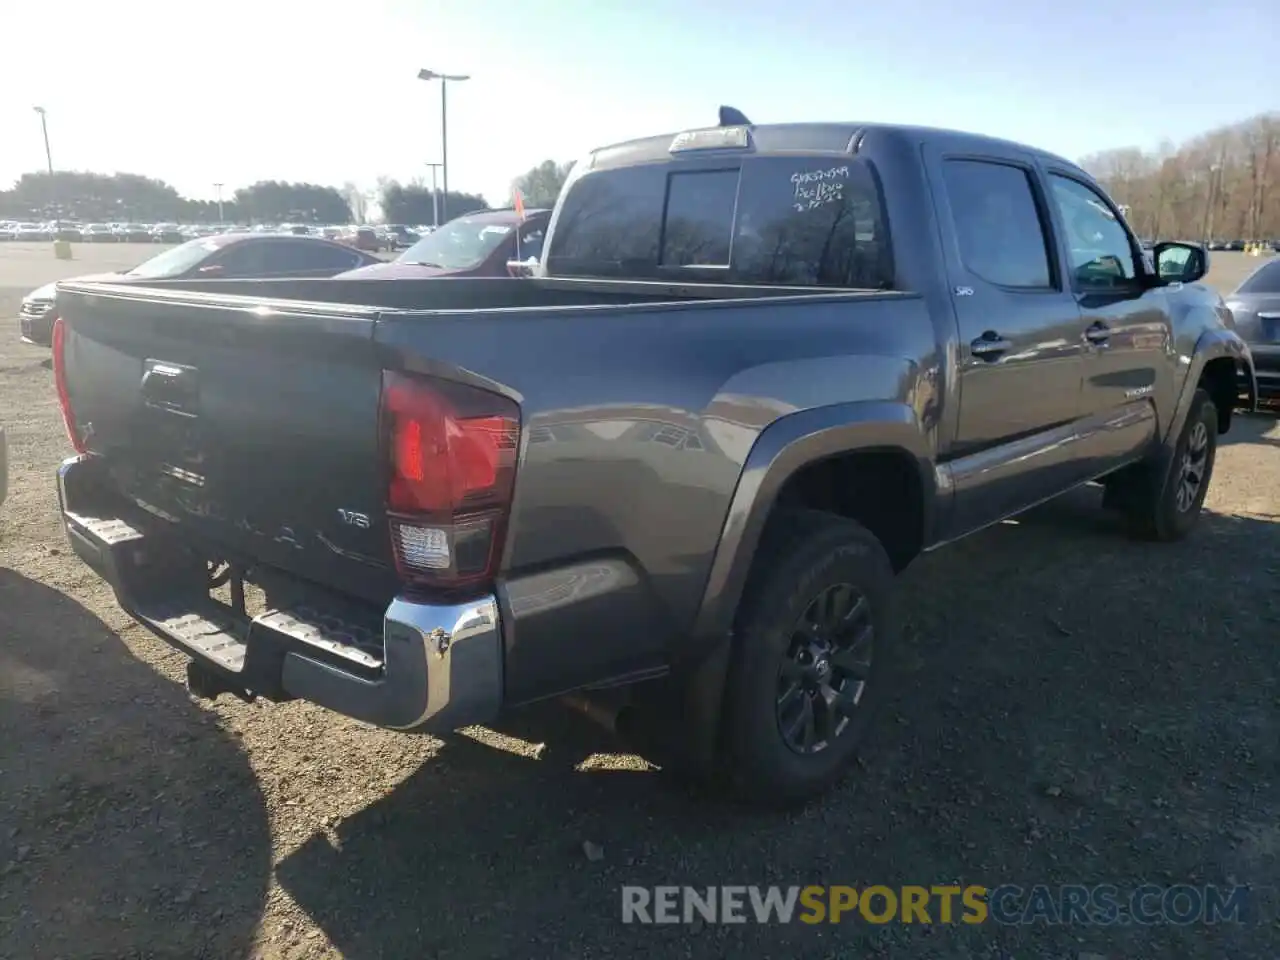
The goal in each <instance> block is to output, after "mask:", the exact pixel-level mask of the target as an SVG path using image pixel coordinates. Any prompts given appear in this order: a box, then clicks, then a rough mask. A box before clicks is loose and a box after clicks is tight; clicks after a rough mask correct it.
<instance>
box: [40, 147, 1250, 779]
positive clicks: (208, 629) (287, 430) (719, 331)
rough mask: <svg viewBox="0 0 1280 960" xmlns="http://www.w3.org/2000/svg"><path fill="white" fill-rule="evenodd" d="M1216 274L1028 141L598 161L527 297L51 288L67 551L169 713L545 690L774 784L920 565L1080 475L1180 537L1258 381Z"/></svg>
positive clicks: (866, 687) (364, 716)
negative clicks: (1145, 235)
mask: <svg viewBox="0 0 1280 960" xmlns="http://www.w3.org/2000/svg"><path fill="white" fill-rule="evenodd" d="M1207 267H1208V262H1207V254H1206V253H1205V251H1204V250H1203V249H1202V248H1200V247H1197V246H1191V245H1186V244H1178V243H1165V244H1159V245H1157V246H1156V247H1155V249H1154V250H1153V251H1151V252H1150V253H1149V254H1144V252H1143V251H1142V249H1141V248H1140V247H1139V244H1138V242H1137V239H1136V238H1135V236H1134V234H1133V232H1132V231H1131V230H1130V228H1129V227H1128V226H1127V225H1126V223H1125V221H1124V219H1123V217H1122V216H1121V215H1120V213H1119V211H1118V210H1117V208H1116V206H1115V204H1114V203H1112V201H1111V200H1110V199H1109V198H1108V197H1107V195H1106V194H1105V193H1104V192H1103V191H1102V190H1101V189H1100V188H1099V187H1098V185H1097V184H1096V183H1095V182H1094V181H1093V180H1092V179H1090V177H1089V176H1088V175H1087V174H1085V173H1084V172H1083V171H1082V170H1080V169H1079V168H1078V167H1076V166H1075V165H1073V164H1071V163H1069V162H1068V161H1066V160H1063V159H1061V158H1059V157H1056V156H1052V155H1050V154H1047V153H1045V152H1043V151H1040V150H1036V149H1032V148H1030V147H1026V146H1020V145H1018V144H1015V143H1009V142H1004V141H1000V140H993V139H988V138H985V137H980V136H974V135H968V134H962V133H953V132H946V131H939V130H926V129H918V128H909V127H900V126H892V125H880V124H835V123H828V124H797V125H778V126H768V125H762V126H756V125H750V124H737V125H722V126H719V127H714V128H709V129H704V130H693V131H687V132H683V133H679V134H677V135H668V136H658V137H650V138H646V139H641V140H636V141H633V142H629V143H622V144H618V145H615V146H609V147H605V148H602V149H599V150H597V151H595V152H594V153H592V154H591V155H589V156H588V157H586V158H584V159H583V160H582V161H581V162H579V163H578V164H577V166H576V167H575V169H574V172H573V174H572V175H571V178H570V180H569V182H568V183H567V185H566V186H565V188H564V190H563V192H562V193H561V196H560V199H559V202H558V204H557V206H556V209H555V211H554V214H553V216H552V219H551V222H550V225H549V227H548V232H547V237H546V242H545V244H544V249H543V256H542V259H541V261H540V264H539V267H538V270H537V272H536V276H534V277H533V278H530V279H499V278H492V279H490V278H474V279H449V280H420V281H419V280H413V279H396V280H387V281H378V280H358V279H353V280H286V281H262V280H257V281H216V280H215V281H205V282H184V283H179V284H176V285H175V284H172V283H166V282H158V283H154V284H151V285H145V284H144V285H130V286H114V285H111V284H109V283H63V284H61V285H60V286H59V289H58V293H57V308H58V309H57V313H58V316H59V318H60V321H59V323H58V324H57V328H56V331H55V337H54V345H53V346H54V367H55V373H56V382H57V386H58V394H59V399H60V402H61V405H62V409H63V413H64V416H65V420H66V424H67V428H68V433H69V435H70V438H71V441H72V443H73V445H74V447H75V449H76V455H75V456H74V457H72V458H71V459H69V460H67V461H66V462H65V463H64V464H63V466H62V467H61V469H60V471H59V474H58V489H59V494H60V497H61V504H62V510H63V514H64V517H65V521H66V529H67V532H68V533H69V535H70V539H71V543H72V544H73V546H74V548H75V550H76V552H77V554H78V555H79V556H80V557H81V558H82V559H83V560H84V561H85V562H86V563H88V564H89V565H90V566H91V567H92V568H93V569H94V570H96V571H97V572H98V573H99V574H101V575H102V576H103V577H105V578H106V579H107V580H108V581H109V582H110V584H111V585H112V586H113V587H114V589H115V592H116V595H117V597H118V598H119V602H120V603H121V604H122V605H123V607H124V608H125V609H126V610H127V611H128V612H129V613H130V614H131V615H132V616H134V617H135V618H137V619H138V620H139V621H141V622H142V623H144V624H146V625H147V626H148V627H150V628H151V629H152V630H153V631H155V632H156V633H157V634H158V635H159V636H161V637H162V638H164V639H165V640H167V641H168V642H169V643H171V644H172V645H173V646H175V647H176V648H178V649H179V650H181V651H182V652H184V653H185V654H187V655H188V656H189V657H190V658H191V668H190V672H189V683H190V686H191V689H192V690H193V692H195V693H196V694H198V695H203V696H216V695H218V694H219V693H222V692H230V693H233V694H236V695H239V696H242V697H251V696H263V697H265V698H267V699H270V700H282V699H289V698H303V699H306V700H309V701H313V702H315V703H318V704H321V705H323V706H325V707H328V708H331V709H333V710H335V711H338V712H340V713H342V714H346V715H348V716H350V717H355V718H358V719H360V720H363V721H367V722H369V723H372V724H377V725H380V726H383V727H388V728H392V729H396V730H404V731H445V730H450V729H456V728H458V727H460V726H464V725H468V724H473V723H484V722H487V721H491V720H493V719H495V718H496V717H497V716H498V715H499V713H500V712H501V711H503V710H506V709H509V708H511V707H514V706H517V705H520V704H525V703H529V702H532V701H538V700H543V699H547V698H552V697H561V696H566V695H570V696H574V697H577V698H578V699H579V700H580V701H581V700H583V699H585V700H586V701H587V702H591V703H597V704H601V703H603V704H605V705H606V706H607V708H608V709H609V711H610V712H611V714H612V715H614V716H615V717H616V718H617V719H618V722H619V725H620V726H621V728H622V729H623V730H624V731H627V732H628V734H629V735H631V736H633V737H634V738H635V739H636V740H637V741H638V742H640V743H642V744H645V745H646V749H650V750H651V752H652V754H653V755H655V756H657V757H661V758H662V762H663V763H664V764H665V765H667V766H669V767H670V768H672V769H675V770H679V771H681V772H684V773H686V774H690V775H694V776H697V777H699V778H701V779H703V780H705V781H710V782H713V783H716V784H719V785H722V786H726V787H728V788H729V789H730V791H731V793H733V794H735V795H737V796H740V797H742V798H745V799H748V800H752V801H757V802H767V803H786V802H793V801H798V800H802V799H804V798H808V797H811V796H813V795H815V794H817V793H818V792H820V791H821V790H823V789H824V788H826V787H827V786H828V785H830V784H831V783H832V782H833V781H835V780H836V779H837V778H838V777H839V776H840V775H841V774H842V772H843V771H845V770H846V769H847V768H848V767H849V766H850V760H851V758H852V756H853V754H854V751H855V749H856V748H857V746H858V744H859V742H860V740H861V739H862V737H863V734H864V732H865V731H866V730H867V729H868V718H869V717H870V716H871V714H872V712H873V707H874V705H875V703H876V701H877V700H879V699H880V698H881V697H882V695H883V694H884V689H883V687H884V683H885V681H886V677H887V675H886V673H885V663H886V659H887V658H888V657H890V656H892V655H893V652H894V646H895V643H896V642H897V628H896V627H895V620H894V616H893V611H892V606H891V599H892V596H893V592H894V580H895V575H896V574H897V573H899V572H901V571H902V570H903V568H905V567H906V566H907V565H908V564H910V563H911V562H912V560H913V559H914V558H915V557H917V556H919V555H920V554H921V552H923V551H926V550H930V549H933V548H934V547H937V546H939V545H941V544H944V543H946V542H948V541H952V540H955V539H957V538H960V537H963V536H965V535H967V534H970V533H973V532H974V531H976V530H981V529H982V528H984V527H986V526H988V525H990V524H993V523H996V522H998V521H1000V520H1001V519H1003V518H1006V517H1009V516H1010V515H1013V514H1016V513H1018V512H1020V511H1023V510H1025V509H1027V508H1029V507H1031V506H1033V505H1035V504H1038V503H1040V502H1042V501H1044V500H1046V499H1048V498H1050V497H1053V496H1055V495H1056V494H1059V493H1061V492H1063V491H1065V490H1068V489H1069V488H1072V487H1075V486H1078V485H1080V484H1084V483H1088V482H1091V481H1100V482H1101V483H1103V484H1105V487H1106V495H1105V501H1104V502H1105V504H1106V505H1107V506H1109V507H1110V508H1114V509H1116V510H1118V511H1121V512H1122V514H1123V515H1124V516H1125V517H1126V518H1127V520H1128V523H1129V525H1130V526H1131V528H1132V530H1133V531H1134V532H1135V533H1136V534H1138V535H1140V536H1143V537H1146V538H1149V539H1152V540H1175V539H1178V538H1180V537H1183V536H1184V535H1186V534H1187V533H1188V532H1189V531H1191V529H1192V528H1193V526H1194V525H1195V523H1196V520H1197V517H1198V515H1199V513H1200V510H1201V504H1202V502H1203V500H1204V496H1205V492H1206V489H1207V487H1208V484H1209V481H1210V477H1211V475H1212V471H1213V465H1214V451H1215V445H1216V442H1217V438H1218V436H1219V435H1220V434H1221V433H1223V432H1225V431H1226V430H1227V429H1228V428H1229V426H1230V424H1231V419H1232V413H1233V409H1235V408H1237V407H1238V406H1241V405H1249V404H1253V403H1255V402H1256V400H1255V394H1256V385H1255V377H1254V373H1253V364H1252V359H1251V356H1250V352H1249V349H1248V347H1247V346H1246V345H1245V344H1244V342H1242V340H1241V339H1240V338H1239V337H1238V336H1237V335H1236V334H1235V333H1234V332H1233V329H1232V324H1231V316H1230V314H1229V312H1228V311H1227V310H1226V309H1225V307H1224V305H1223V302H1222V300H1221V298H1220V297H1219V296H1218V295H1217V294H1216V293H1215V292H1213V291H1212V290H1211V289H1209V288H1207V287H1206V286H1204V285H1202V284H1201V283H1200V282H1199V281H1200V280H1201V278H1202V277H1203V276H1204V274H1205V272H1206V270H1207ZM1241 384H1243V388H1242V387H1241Z"/></svg>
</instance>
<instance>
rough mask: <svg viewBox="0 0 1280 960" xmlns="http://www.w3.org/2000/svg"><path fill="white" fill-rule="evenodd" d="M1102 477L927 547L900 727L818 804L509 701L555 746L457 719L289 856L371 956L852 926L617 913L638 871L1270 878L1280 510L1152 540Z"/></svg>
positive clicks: (773, 951) (886, 879)
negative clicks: (471, 736) (691, 784)
mask: <svg viewBox="0 0 1280 960" xmlns="http://www.w3.org/2000/svg"><path fill="white" fill-rule="evenodd" d="M1099 499H1100V493H1099V491H1098V490H1097V489H1096V488H1084V489H1081V490H1079V491H1076V492H1075V493H1073V494H1071V495H1069V496H1067V497H1064V498H1062V499H1060V500H1058V501H1055V502H1053V503H1050V504H1048V505H1046V506H1044V507H1041V508H1039V509H1037V510H1035V511H1033V512H1032V513H1030V514H1028V515H1026V516H1024V517H1021V518H1019V519H1018V521H1017V522H1015V523H1008V524H1001V525H999V526H997V527H996V528H993V529H991V530H989V531H986V532H985V533H983V534H981V535H979V536H977V537H974V538H971V540H969V541H965V542H962V543H960V544H957V545H955V546H954V547H952V548H950V549H949V550H946V551H940V552H939V553H938V554H934V555H929V556H926V557H924V558H922V559H921V560H920V561H919V563H918V564H917V565H916V566H915V567H913V568H912V569H911V570H910V571H909V572H908V574H907V576H906V578H905V582H904V585H903V586H904V596H903V601H902V608H903V615H904V618H905V637H904V643H903V647H902V649H901V650H899V651H897V656H896V658H895V665H894V670H893V672H894V674H895V681H896V682H895V685H894V694H893V696H892V697H891V699H890V702H889V703H887V705H886V708H885V710H884V715H883V716H882V717H881V718H880V722H879V725H878V736H877V737H876V738H875V739H874V741H873V742H872V743H871V744H869V746H868V748H867V750H866V752H865V754H864V757H863V763H862V767H861V769H859V770H858V771H857V772H856V773H855V774H854V775H853V776H852V777H851V778H850V779H849V780H848V781H847V782H846V783H844V784H843V785H842V786H841V787H840V788H839V789H837V790H836V791H835V792H834V793H833V794H832V795H830V796H828V797H827V798H825V799H824V800H823V801H821V802H819V803H816V804H814V805H811V806H810V807H809V808H807V809H804V810H800V811H795V812H792V813H789V814H785V815H774V816H767V815H758V814H748V813H745V812H741V811H738V810H736V809H734V808H730V807H726V806H724V805H721V804H715V803H708V802H706V801H705V800H703V801H699V800H697V799H695V798H690V797H688V796H687V795H685V794H684V793H682V792H680V791H678V790H676V789H674V788H672V787H671V786H670V785H669V784H667V783H666V781H665V778H663V777H660V776H658V775H655V774H653V773H651V772H642V771H638V770H627V771H619V770H614V771H610V770H607V769H606V770H601V769H593V770H590V771H583V770H581V769H578V767H577V765H578V764H579V763H580V762H581V761H582V760H583V759H584V758H586V757H588V756H590V755H591V754H593V753H597V752H604V751H611V750H617V749H618V747H617V744H616V743H615V742H614V741H612V740H611V739H610V738H609V737H608V736H607V735H606V734H604V733H603V732H601V731H598V730H597V728H595V727H594V726H592V725H591V724H589V723H588V722H587V721H585V720H583V719H581V718H579V717H577V716H576V715H573V714H571V713H569V712H568V711H566V710H564V709H563V708H560V707H546V708H541V709H539V710H531V711H525V712H523V713H521V714H518V715H516V716H513V717H512V718H511V720H510V721H509V722H508V723H507V724H505V725H504V726H503V729H504V730H507V731H510V732H515V733H517V735H519V736H521V737H523V738H525V739H529V740H532V741H534V742H546V743H547V745H548V746H547V749H546V752H545V753H544V754H543V755H542V757H541V758H540V759H533V758H531V757H524V756H517V755H515V754H512V753H508V752H504V751H501V750H494V749H492V748H490V747H487V746H483V745H481V744H478V743H475V742H474V741H470V740H468V739H467V738H465V737H454V738H451V741H450V743H449V745H448V746H447V747H446V748H445V749H444V750H442V751H441V752H440V753H439V754H438V755H437V757H436V758H435V759H433V760H432V761H431V762H429V763H427V764H425V765H424V766H423V768H421V769H420V770H419V771H418V772H417V773H416V774H415V775H413V776H412V777H410V778H409V779H408V780H406V781H405V782H404V783H402V784H401V785H400V786H399V787H398V788H397V789H396V790H395V791H394V792H393V793H392V794H391V795H389V796H388V797H386V798H385V799H384V800H382V801H380V802H378V803H376V804H374V805H372V806H370V807H368V808H366V809H365V810H362V811H361V812H359V813H358V814H356V815H355V816H353V817H351V818H349V819H347V820H346V821H345V822H344V823H343V824H341V825H340V826H339V827H338V830H337V832H338V836H339V840H338V842H337V843H331V842H330V841H329V840H328V839H325V838H324V837H321V836H319V835H317V836H316V837H313V838H312V839H311V840H310V841H308V842H306V843H304V845H303V846H302V847H301V848H299V849H298V850H297V851H296V852H295V853H293V854H292V855H291V856H289V857H287V858H286V859H285V860H284V861H283V862H282V863H280V864H279V865H278V867H277V878H278V880H279V882H280V883H281V885H282V886H283V887H284V888H285V889H286V890H287V891H288V893H289V894H290V895H291V896H292V897H293V898H294V900H295V901H296V902H297V903H298V904H299V905H300V906H301V907H302V908H303V909H304V910H306V911H308V913H310V915H311V916H312V917H313V919H314V920H315V922H316V923H317V924H318V925H319V926H320V927H321V928H322V929H323V930H324V931H325V933H326V934H327V935H328V936H329V938H330V939H331V940H332V941H333V942H334V943H335V944H336V945H337V947H338V948H339V949H340V950H341V951H342V953H343V955H344V956H346V957H352V958H366V957H369V958H371V957H382V956H408V955H411V954H412V955H417V956H429V955H431V956H434V955H446V954H448V955H454V954H455V953H456V954H457V955H466V956H469V957H479V956H501V955H508V954H510V955H517V954H518V955H522V956H551V955H584V953H585V952H587V951H590V952H593V953H594V952H598V953H600V955H608V956H613V957H617V956H637V957H639V956H644V957H653V956H668V955H672V956H674V955H681V956H685V955H689V956H720V955H734V954H735V953H739V952H740V951H747V952H746V953H741V954H740V955H749V956H754V955H765V954H769V955H781V954H785V953H788V952H789V953H790V954H791V955H799V954H801V953H804V954H808V953H810V952H814V951H817V952H818V953H821V954H823V955H826V956H832V955H834V954H832V953H831V952H830V951H831V949H832V941H831V940H830V933H831V931H830V930H828V931H827V932H826V934H825V936H826V939H822V938H823V937H824V933H823V931H822V930H821V928H814V927H808V926H805V925H803V924H796V923H793V924H788V925H772V926H763V927H762V926H757V925H755V924H746V925H741V926H727V925H706V926H698V927H689V926H685V925H674V926H665V927H664V926H639V925H624V924H623V923H622V922H621V886H622V885H624V884H641V885H659V884H690V885H695V886H706V885H712V884H733V883H745V884H753V883H755V884H768V883H778V884H782V885H791V884H797V885H805V884H823V883H844V884H852V885H856V886H866V885H869V884H877V883H880V884H888V885H890V886H895V885H900V884H923V885H926V886H928V885H931V884H937V883H947V882H955V881H957V880H962V881H963V882H966V883H980V884H984V885H987V886H989V887H991V886H996V885H998V884H1001V883H1021V884H1023V885H1026V886H1030V885H1031V884H1034V883H1050V882H1051V883H1075V882H1093V883H1096V882H1115V883H1118V884H1124V883H1131V884H1132V885H1134V886H1136V885H1137V884H1139V883H1142V882H1144V880H1147V879H1154V880H1155V881H1156V882H1162V883H1175V882H1180V881H1184V880H1185V881H1188V882H1201V883H1203V882H1218V883H1223V882H1225V881H1224V878H1225V877H1228V876H1230V877H1238V878H1239V879H1240V882H1246V883H1247V882H1259V881H1263V880H1264V878H1267V877H1272V876H1274V875H1276V873H1277V871H1278V870H1280V864H1278V863H1277V857H1276V853H1275V849H1276V845H1275V843H1274V829H1273V828H1272V827H1269V826H1268V824H1272V823H1273V822H1274V818H1275V816H1276V810H1275V798H1274V797H1270V798H1268V791H1269V789H1270V788H1269V786H1268V782H1269V779H1270V780H1274V775H1275V772H1276V771H1277V769H1280V756H1278V754H1277V746H1276V744H1277V742H1278V741H1280V727H1278V725H1277V720H1276V717H1275V711H1274V702H1273V698H1274V696H1275V691H1276V660H1275V656H1274V645H1273V638H1274V636H1275V625H1276V623H1277V622H1280V598H1276V599H1273V597H1274V591H1272V590H1270V589H1269V588H1264V589H1261V590H1260V585H1265V582H1267V581H1272V580H1273V576H1274V572H1276V570H1277V568H1280V527H1278V526H1277V525H1273V524H1270V523H1265V522H1261V521H1257V520H1251V519H1240V518H1232V517H1225V516H1217V515H1213V514H1206V516H1205V517H1204V520H1203V527H1202V529H1200V530H1199V531H1198V532H1197V535H1196V536H1195V537H1194V538H1193V539H1191V540H1189V541H1187V542H1184V543H1180V544H1174V545H1152V544H1139V543H1135V542H1132V541H1129V540H1127V539H1125V538H1124V537H1123V536H1122V535H1121V534H1120V533H1119V524H1118V521H1116V520H1115V519H1114V518H1112V517H1110V516H1108V515H1106V514H1104V513H1102V512H1101V511H1100V509H1099V506H1098V500H1099ZM1268 831H1270V832H1268ZM1267 837H1271V838H1272V839H1271V840H1266V838H1267ZM1171 838H1173V839H1171ZM583 841H591V842H592V843H593V844H598V845H599V847H600V850H601V851H602V852H603V856H602V857H599V858H591V857H588V856H586V855H584V850H583V846H582V845H583ZM356 898H358V899H356ZM839 936H840V939H841V941H843V942H844V943H845V944H847V946H849V947H850V948H854V949H856V950H857V951H858V953H857V955H864V954H863V951H868V952H871V953H874V954H876V955H884V954H886V953H887V954H890V955H907V954H909V955H911V956H955V955H956V951H957V949H961V948H964V949H967V950H969V951H971V953H965V954H964V955H974V956H978V955H982V956H990V955H992V954H991V951H992V950H994V949H999V950H1015V949H1016V950H1020V951H1028V950H1030V951H1031V952H1032V953H1033V954H1034V955H1036V956H1040V955H1050V951H1055V952H1053V953H1052V955H1058V953H1060V952H1062V951H1066V952H1067V953H1068V954H1069V955H1072V956H1074V955H1075V953H1076V951H1078V950H1079V949H1088V948H1086V947H1084V946H1082V945H1083V944H1091V948H1093V949H1096V950H1097V952H1099V953H1104V954H1111V955H1135V956H1136V955H1143V956H1188V957H1192V956H1194V957H1200V956H1203V957H1206V958H1207V957H1216V956H1226V955H1231V956H1241V957H1245V956H1263V955H1264V947H1265V945H1266V942H1267V939H1268V936H1269V933H1268V930H1267V928H1266V927H1261V926H1240V925H1230V924H1227V925H1218V926H1216V927H1205V926H1203V925H1197V926H1194V927H1181V928H1179V927H1168V926H1166V927H1161V928H1137V929H1135V928H1133V927H1129V928H1127V929H1126V928H1115V927H1112V928H1109V929H1106V930H1101V931H1098V932H1096V933H1091V932H1090V931H1089V930H1088V929H1081V928H1080V927H1070V926H1059V927H1051V926H1048V925H1045V924H1036V925H1028V926H1021V927H1014V926H1003V927H995V926H993V925H991V924H987V925H985V926H982V927H962V926H961V925H957V926H952V927H940V926H936V925H935V926H928V925H923V924H912V925H904V924H889V925H882V926H873V925H870V924H866V923H861V922H857V923H854V924H851V925H850V924H846V925H845V926H844V927H842V928H841V929H840V935H839ZM1019 955H1024V954H1022V953H1020V954H1019Z"/></svg>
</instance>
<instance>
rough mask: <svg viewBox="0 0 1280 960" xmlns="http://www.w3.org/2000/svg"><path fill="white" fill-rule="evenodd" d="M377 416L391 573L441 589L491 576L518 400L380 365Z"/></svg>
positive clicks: (516, 433) (511, 471)
mask: <svg viewBox="0 0 1280 960" xmlns="http://www.w3.org/2000/svg"><path fill="white" fill-rule="evenodd" d="M382 423H383V431H384V434H383V440H384V444H385V450H386V453H387V467H388V482H387V514H388V517H389V518H390V521H391V545H392V548H393V550H394V552H395V559H396V567H397V569H398V570H399V571H400V575H401V576H402V577H403V578H404V579H406V580H409V581H413V582H415V583H422V584H428V585H432V586H440V587H457V586H463V585H467V584H473V583H475V582H477V581H482V580H487V579H489V578H491V577H492V576H493V575H494V572H495V570H496V567H497V565H498V561H499V559H500V553H501V550H502V538H503V534H504V533H505V531H506V521H507V511H508V509H509V508H510V506H511V492H512V489H513V487H514V485H515V469H516V451H517V448H518V446H519V441H520V409H519V407H518V406H517V405H516V404H515V403H514V402H513V401H511V400H509V399H507V398H506V397H504V396H501V395H500V394H496V393H491V392H489V391H488V390H479V389H476V388H474V387H467V386H462V385H460V384H455V383H451V382H448V381H444V380H436V379H433V378H428V377H417V376H412V375H409V374H404V373H396V372H394V371H390V370H388V371H384V372H383V375H382Z"/></svg>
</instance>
